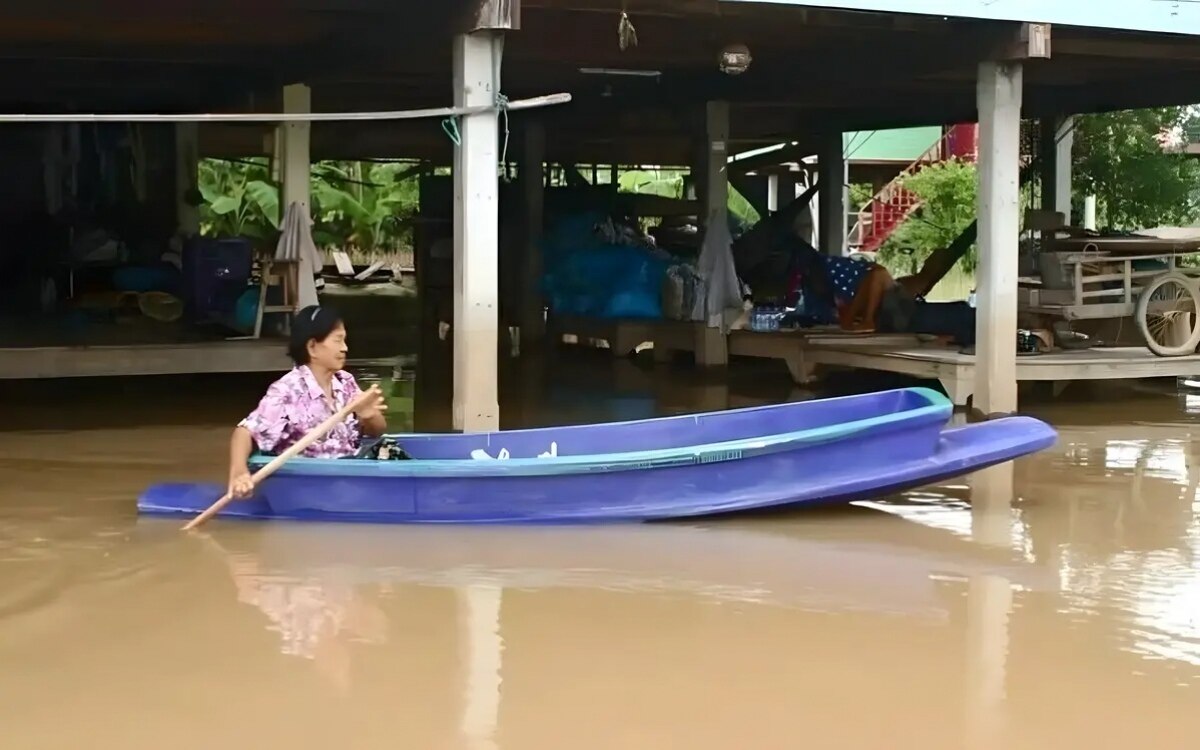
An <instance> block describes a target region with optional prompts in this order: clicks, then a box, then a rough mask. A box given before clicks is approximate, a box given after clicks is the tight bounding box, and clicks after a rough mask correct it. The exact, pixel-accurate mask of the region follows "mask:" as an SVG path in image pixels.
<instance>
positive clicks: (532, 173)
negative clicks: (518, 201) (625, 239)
mask: <svg viewBox="0 0 1200 750" xmlns="http://www.w3.org/2000/svg"><path fill="white" fill-rule="evenodd" d="M524 135H525V137H524V144H525V147H524V149H522V152H521V167H520V172H519V179H520V181H521V193H522V195H523V196H524V199H525V201H524V202H525V251H524V253H523V254H522V256H523V261H524V262H523V264H522V265H523V272H522V274H521V314H520V326H521V346H522V351H528V350H529V349H533V348H536V347H538V346H539V345H540V344H541V342H542V339H543V338H544V337H545V314H544V309H545V304H544V303H543V300H542V288H541V285H542V250H541V246H540V244H539V243H540V241H541V238H542V221H543V215H544V208H545V197H546V186H545V167H544V163H545V161H546V128H545V126H544V125H543V124H542V123H541V122H540V121H539V120H536V119H530V120H529V121H528V122H527V123H526V124H525V134H524Z"/></svg>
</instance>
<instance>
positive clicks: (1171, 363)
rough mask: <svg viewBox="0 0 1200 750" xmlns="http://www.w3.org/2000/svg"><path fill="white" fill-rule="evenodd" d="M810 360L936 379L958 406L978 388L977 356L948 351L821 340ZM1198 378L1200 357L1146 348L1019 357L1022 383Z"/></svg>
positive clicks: (1115, 348)
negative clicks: (1158, 352)
mask: <svg viewBox="0 0 1200 750" xmlns="http://www.w3.org/2000/svg"><path fill="white" fill-rule="evenodd" d="M806 356H807V358H808V360H809V362H810V363H811V364H814V365H826V366H837V367H857V368H863V369H870V370H881V371H884V372H895V373H900V374H904V375H911V376H913V377H921V378H933V379H937V380H939V381H941V383H942V385H943V386H944V387H945V388H946V391H947V393H948V394H949V395H950V397H951V398H952V399H953V400H954V402H955V403H956V404H959V405H962V404H965V403H966V402H967V398H968V397H969V396H970V395H971V393H972V391H973V390H974V386H975V384H974V377H975V357H974V355H971V354H963V353H962V352H960V351H958V350H957V349H950V348H946V347H937V346H916V347H913V346H910V347H886V346H870V347H863V346H845V345H839V344H837V343H834V342H816V343H814V344H813V345H812V346H811V347H810V348H809V350H808V352H807V353H806ZM1196 374H1200V354H1192V355H1188V356H1184V357H1159V356H1157V355H1155V354H1154V353H1153V352H1151V351H1150V350H1149V349H1147V348H1145V347H1112V348H1102V347H1097V348H1095V349H1087V350H1082V351H1060V352H1049V353H1046V354H1037V355H1024V356H1018V357H1017V380H1018V381H1051V382H1064V383H1065V382H1070V381H1072V380H1124V379H1137V378H1157V377H1179V376H1185V375H1196Z"/></svg>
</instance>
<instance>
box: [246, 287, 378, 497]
mask: <svg viewBox="0 0 1200 750" xmlns="http://www.w3.org/2000/svg"><path fill="white" fill-rule="evenodd" d="M346 351H347V349H346V327H345V325H344V324H343V323H342V319H341V317H340V316H339V315H338V314H337V313H336V312H335V311H334V310H332V309H330V308H328V307H320V306H317V305H313V306H310V307H306V308H304V309H303V310H301V311H300V312H299V313H297V314H296V317H295V319H294V320H293V321H292V332H291V339H290V341H289V343H288V354H289V355H290V356H291V358H292V361H293V362H295V364H296V366H295V367H294V368H292V370H291V371H290V372H288V373H287V374H285V375H284V376H283V377H281V378H279V379H278V380H276V381H275V382H274V383H272V384H271V386H270V387H269V388H268V389H267V392H266V395H264V396H263V397H262V400H261V401H259V403H258V407H257V408H255V409H254V411H253V412H251V413H250V415H249V416H247V417H246V418H245V419H243V420H242V421H241V422H239V423H238V426H237V427H236V428H234V430H233V437H232V438H231V439H230V445H229V492H230V494H232V495H233V496H234V497H235V498H244V497H249V496H250V494H251V493H252V492H253V491H254V485H253V484H252V483H251V481H250V470H249V468H248V467H247V461H248V460H249V458H250V454H251V453H252V452H253V450H254V448H255V446H257V447H258V449H259V450H260V451H262V452H264V453H279V452H281V451H284V450H287V448H288V447H290V446H291V445H293V444H294V443H296V442H297V441H298V440H299V439H300V438H302V437H303V436H304V435H305V434H307V433H308V432H309V431H311V430H312V429H313V428H315V427H317V425H319V424H321V423H322V422H324V421H325V420H326V419H328V418H329V417H330V416H331V415H332V414H333V413H335V412H336V411H337V410H339V409H341V408H342V407H343V406H345V405H346V404H348V403H350V402H351V401H353V400H355V399H356V398H359V397H360V396H361V395H362V390H361V389H360V388H359V387H358V383H357V382H356V381H355V379H354V376H353V375H351V374H350V373H348V372H346V371H345V370H343V369H342V368H343V367H344V366H345V364H346ZM370 392H372V393H374V394H375V395H376V398H373V399H372V398H368V399H367V400H366V404H367V405H366V406H365V407H362V408H360V409H358V410H357V411H356V412H354V413H352V414H351V415H350V416H349V417H347V418H346V421H344V422H342V423H341V424H339V425H336V426H335V427H334V428H333V429H332V430H330V431H329V432H328V433H326V434H325V435H324V436H323V437H321V438H320V439H319V440H317V441H316V442H314V443H313V444H312V445H310V446H308V447H307V448H305V449H304V451H303V453H302V454H301V455H304V456H309V457H313V458H343V457H346V456H353V455H355V454H356V453H358V451H359V449H360V448H361V447H362V442H363V438H364V437H369V438H377V437H379V436H381V435H383V433H384V431H385V430H386V429H387V420H386V419H385V418H384V411H386V410H387V404H386V403H385V402H384V399H383V392H382V391H380V390H379V386H377V385H372V386H371V388H370Z"/></svg>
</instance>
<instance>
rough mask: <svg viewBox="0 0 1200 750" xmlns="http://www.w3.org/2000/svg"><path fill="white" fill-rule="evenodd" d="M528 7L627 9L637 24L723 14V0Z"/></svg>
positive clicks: (535, 0)
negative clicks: (653, 18) (650, 19)
mask: <svg viewBox="0 0 1200 750" xmlns="http://www.w3.org/2000/svg"><path fill="white" fill-rule="evenodd" d="M522 2H523V4H524V6H525V8H527V9H530V10H534V9H536V10H539V11H546V10H550V11H568V12H572V13H613V14H619V13H620V12H621V11H622V10H627V11H628V13H629V15H630V17H631V18H632V19H633V21H634V23H635V24H636V22H637V19H638V18H639V17H646V16H657V17H661V18H684V17H687V16H716V15H718V14H720V13H721V12H722V9H721V8H720V0H637V2H636V3H634V4H632V5H631V4H630V3H629V1H628V0H522Z"/></svg>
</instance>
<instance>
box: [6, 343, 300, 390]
mask: <svg viewBox="0 0 1200 750" xmlns="http://www.w3.org/2000/svg"><path fill="white" fill-rule="evenodd" d="M291 366H292V363H291V360H289V359H288V357H287V354H286V352H285V351H284V344H283V342H281V341H275V340H270V341H264V340H257V341H251V340H247V341H212V342H197V343H186V344H150V345H136V344H132V345H123V346H49V347H10V348H0V380H17V379H34V378H77V377H103V376H119V375H183V374H192V373H228V372H272V371H277V372H283V371H285V370H287V369H289V368H290V367H291Z"/></svg>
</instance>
